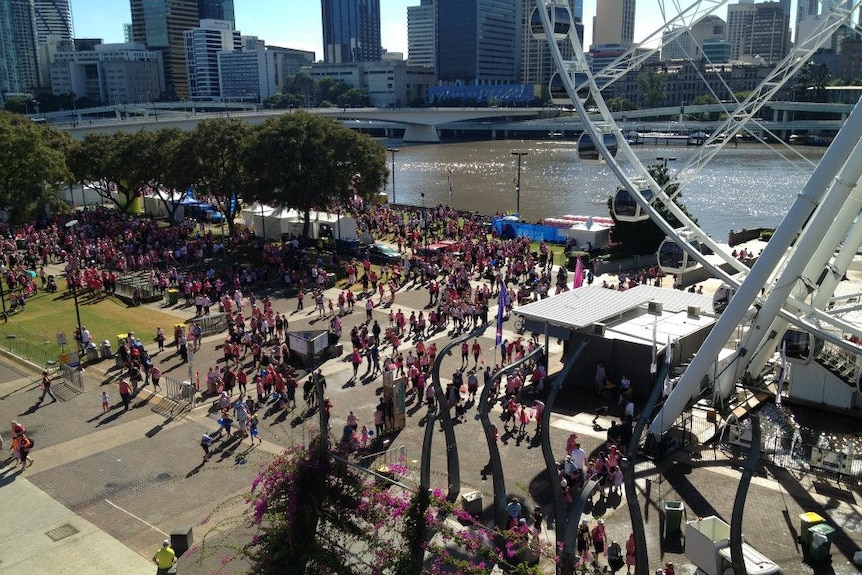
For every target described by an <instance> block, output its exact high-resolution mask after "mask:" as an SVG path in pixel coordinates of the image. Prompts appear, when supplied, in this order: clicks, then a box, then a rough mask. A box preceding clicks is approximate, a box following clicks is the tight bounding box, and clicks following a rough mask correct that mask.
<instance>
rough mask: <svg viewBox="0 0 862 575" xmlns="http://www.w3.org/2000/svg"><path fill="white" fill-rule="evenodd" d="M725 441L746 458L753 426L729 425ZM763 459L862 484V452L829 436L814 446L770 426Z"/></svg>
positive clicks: (765, 434)
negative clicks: (834, 440)
mask: <svg viewBox="0 0 862 575" xmlns="http://www.w3.org/2000/svg"><path fill="white" fill-rule="evenodd" d="M743 423H745V422H743ZM721 442H722V445H725V446H728V447H730V448H731V449H733V450H735V451H738V452H740V453H741V454H742V455H745V454H747V453H748V451H749V450H750V449H751V427H750V425H744V424H740V425H728V426H727V428H726V430H725V431H724V432H723V433H722V436H721ZM760 459H761V461H765V462H767V463H771V464H773V465H776V466H778V467H781V468H784V469H791V470H793V471H799V472H804V473H811V474H813V475H816V476H819V477H823V478H826V479H831V480H835V481H839V482H841V481H844V482H846V483H856V484H859V483H862V453H858V452H857V448H856V446H855V444H854V443H853V442H851V441H847V440H844V441H842V440H837V441H836V442H833V441H832V440H830V439H829V438H827V437H826V436H825V434H824V435H821V436H820V438H819V439H818V441H817V443H816V444H812V443H806V442H804V441H803V440H802V438H801V436H800V434H799V433H798V432H797V431H792V432H789V433H780V432H776V431H775V429H770V428H769V426H766V429H764V430H763V431H762V432H761V440H760Z"/></svg>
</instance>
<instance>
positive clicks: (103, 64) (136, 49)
mask: <svg viewBox="0 0 862 575" xmlns="http://www.w3.org/2000/svg"><path fill="white" fill-rule="evenodd" d="M83 48H87V49H83ZM163 87H164V67H163V66H162V54H161V52H151V51H150V50H147V49H146V46H144V45H143V44H131V43H126V44H102V43H100V42H98V41H94V42H93V41H91V42H87V41H80V42H79V41H76V42H75V50H73V51H68V52H58V53H57V54H56V55H55V58H54V61H53V62H52V64H51V89H52V90H53V93H54V95H56V96H61V95H64V94H71V95H73V96H74V97H75V98H88V99H90V100H92V101H94V102H104V103H105V104H110V105H118V104H135V103H140V102H146V101H148V100H149V99H150V98H151V96H152V94H158V93H160V92H161V89H162V88H163Z"/></svg>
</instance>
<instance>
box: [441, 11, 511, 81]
mask: <svg viewBox="0 0 862 575" xmlns="http://www.w3.org/2000/svg"><path fill="white" fill-rule="evenodd" d="M521 6H522V1H521V0H437V51H436V56H435V59H436V64H437V79H438V80H440V81H441V82H444V83H461V84H508V83H516V82H518V81H519V78H520V73H519V72H520V70H519V64H520V51H519V44H520V41H519V39H520V32H521V30H520V28H519V27H518V24H519V22H520V20H519V18H518V16H519V15H520V12H521Z"/></svg>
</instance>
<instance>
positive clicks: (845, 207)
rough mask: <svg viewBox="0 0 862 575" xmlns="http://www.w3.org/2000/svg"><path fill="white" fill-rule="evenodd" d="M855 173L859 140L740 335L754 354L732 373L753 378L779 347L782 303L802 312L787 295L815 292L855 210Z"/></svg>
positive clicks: (861, 195)
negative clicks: (775, 279) (746, 330)
mask: <svg viewBox="0 0 862 575" xmlns="http://www.w3.org/2000/svg"><path fill="white" fill-rule="evenodd" d="M860 175H862V142H857V144H856V146H855V147H854V148H853V151H852V152H851V153H850V156H849V158H848V159H847V161H846V162H845V163H844V165H843V167H842V169H841V172H840V173H839V174H838V176H837V177H835V178H834V179H833V180H832V185H831V186H830V187H829V189H828V191H827V192H826V197H824V198H823V200H822V201H821V202H820V204H819V206H818V208H817V210H816V211H815V213H814V215H813V217H811V219H810V220H809V221H808V222H807V223H806V225H805V230H804V231H803V232H802V234H801V236H800V237H799V239H798V240H797V241H796V243H795V246H794V249H793V250H792V251H791V252H790V254H789V256H788V257H787V259H786V260H785V261H784V269H782V270H781V275H780V276H779V277H778V280H777V281H776V282H774V285H775V288H773V289H772V290H770V292H769V295H768V296H767V297H766V301H764V302H763V305H762V306H761V308H760V310H759V311H758V313H757V316H756V317H755V319H754V323H753V325H752V328H751V329H749V330H748V332H747V334H746V337H745V338H743V340H742V344H741V347H743V348H745V349H748V350H753V351H754V352H753V353H752V355H751V357H750V359H749V361H748V365H747V366H746V365H745V363H744V362H743V363H741V364H740V365H739V366H738V369H737V372H736V375H737V377H740V376H742V375H743V372H744V373H747V374H748V375H750V376H751V377H753V378H756V377H757V376H758V375H759V374H760V372H761V370H762V369H763V367H764V366H765V365H766V363H767V362H768V361H769V358H770V357H772V354H773V353H775V350H776V349H778V345H779V339H778V337H777V336H779V335H780V334H782V333H784V330H785V329H786V328H787V323H788V322H787V320H786V319H784V318H782V317H779V312H780V311H781V309H782V307H784V309H786V310H787V311H789V312H791V313H796V314H798V313H801V312H802V310H801V309H799V308H798V307H797V309H795V310H794V305H793V303H792V302H793V301H794V299H791V296H795V301H803V300H804V299H805V298H806V297H807V296H808V294H809V293H810V292H809V290H813V289H815V288H817V290H818V293H819V290H820V286H815V284H814V282H817V281H818V280H819V278H820V276H821V274H822V272H823V270H824V269H826V268H827V266H828V265H829V262H830V259H831V258H832V256H833V254H834V253H835V250H837V249H838V248H839V246H840V245H841V243H842V241H844V239H845V237H846V236H847V232H848V230H850V229H851V228H853V221H854V220H855V219H856V216H857V215H858V214H859V213H860V205H862V204H860V200H862V188H859V187H858V186H857V182H858V181H859V176H860ZM854 251H855V250H854ZM829 295H831V293H830V294H829ZM815 307H816V306H815ZM770 338H773V341H771V342H769V343H767V340H768V339H770Z"/></svg>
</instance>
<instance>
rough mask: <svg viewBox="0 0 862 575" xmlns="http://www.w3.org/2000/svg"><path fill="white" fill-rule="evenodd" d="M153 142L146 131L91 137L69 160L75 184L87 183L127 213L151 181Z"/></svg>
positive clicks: (73, 151)
mask: <svg viewBox="0 0 862 575" xmlns="http://www.w3.org/2000/svg"><path fill="white" fill-rule="evenodd" d="M153 145H154V139H153V138H152V134H151V133H148V132H146V131H141V132H136V133H134V134H127V133H125V132H117V133H115V134H89V135H88V136H86V137H85V138H84V140H83V141H82V142H81V143H80V145H78V146H76V147H75V148H74V149H73V150H72V153H71V154H70V157H69V165H70V168H71V169H72V173H73V174H74V177H75V180H76V181H78V182H81V183H86V184H89V185H90V186H92V188H93V189H94V190H95V191H96V193H98V194H99V196H101V197H102V198H104V199H105V200H106V201H108V202H111V203H113V204H114V205H116V206H117V208H118V209H119V210H121V211H128V210H129V208H130V207H131V205H132V202H134V201H135V198H136V197H139V196H140V195H142V194H143V191H144V188H145V187H146V186H147V185H149V183H150V180H151V179H152V176H153V174H152V172H151V169H152V168H151V166H150V165H149V164H148V162H147V161H145V159H146V158H148V157H149V155H150V154H151V153H152V152H153V150H152V146H153Z"/></svg>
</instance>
